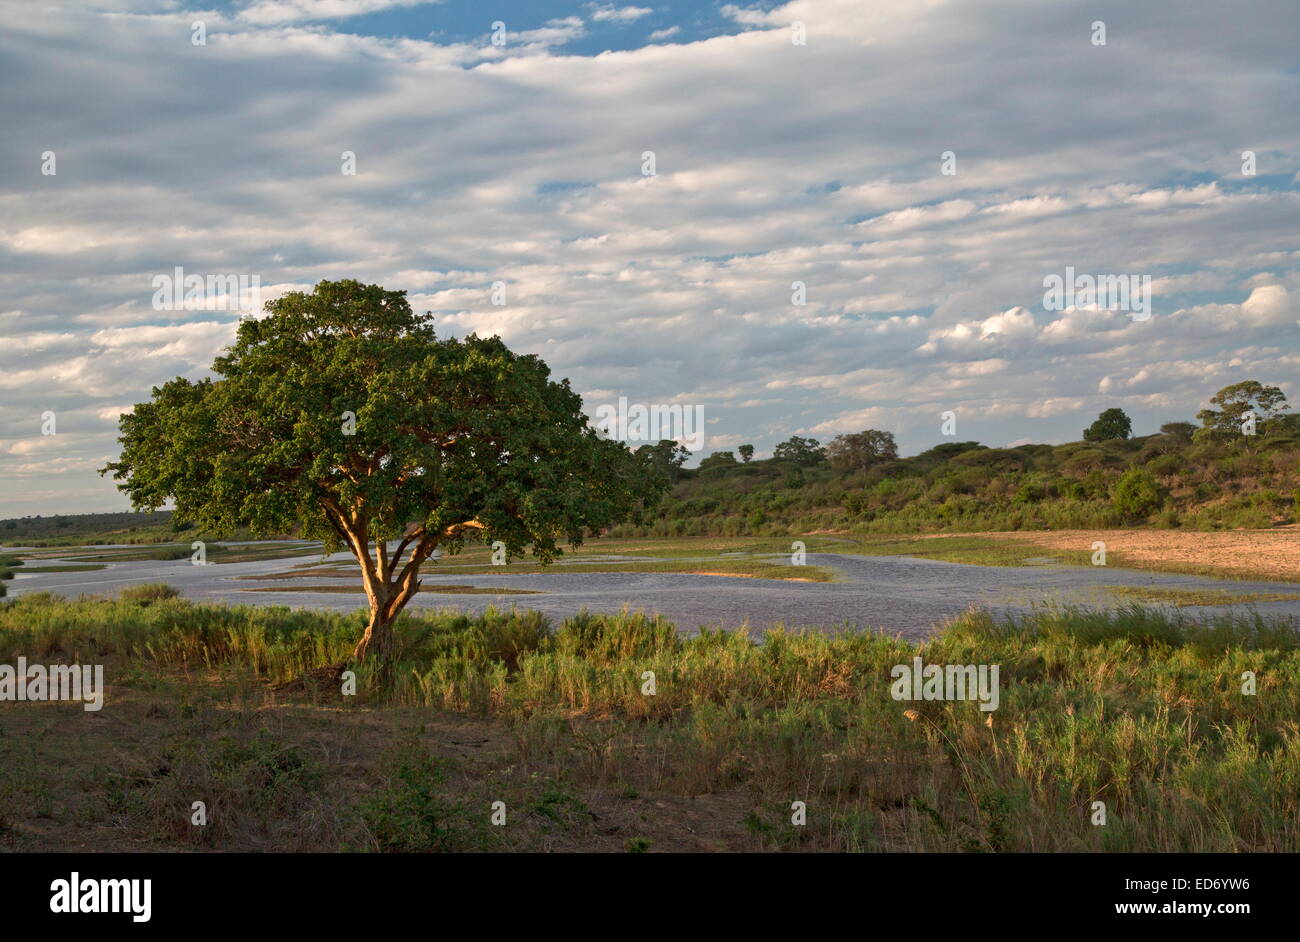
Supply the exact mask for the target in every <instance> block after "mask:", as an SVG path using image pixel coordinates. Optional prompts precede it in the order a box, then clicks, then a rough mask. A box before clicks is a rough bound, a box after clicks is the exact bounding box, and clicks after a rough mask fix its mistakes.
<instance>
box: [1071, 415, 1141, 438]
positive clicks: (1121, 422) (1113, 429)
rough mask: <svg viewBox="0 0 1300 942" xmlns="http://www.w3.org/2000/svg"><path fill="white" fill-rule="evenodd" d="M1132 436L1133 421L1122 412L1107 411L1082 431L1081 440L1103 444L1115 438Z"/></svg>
mask: <svg viewBox="0 0 1300 942" xmlns="http://www.w3.org/2000/svg"><path fill="white" fill-rule="evenodd" d="M1132 434H1133V421H1132V419H1130V418H1129V417H1128V416H1127V415H1126V414H1125V412H1124V410H1123V409H1107V410H1106V411H1105V412H1103V413H1102V414H1101V415H1099V416H1097V421H1096V422H1093V423H1092V424H1091V425H1089V426H1088V427H1087V428H1086V429H1084V430H1083V440H1084V441H1086V442H1105V441H1110V440H1111V439H1115V438H1128V437H1129V436H1130V435H1132Z"/></svg>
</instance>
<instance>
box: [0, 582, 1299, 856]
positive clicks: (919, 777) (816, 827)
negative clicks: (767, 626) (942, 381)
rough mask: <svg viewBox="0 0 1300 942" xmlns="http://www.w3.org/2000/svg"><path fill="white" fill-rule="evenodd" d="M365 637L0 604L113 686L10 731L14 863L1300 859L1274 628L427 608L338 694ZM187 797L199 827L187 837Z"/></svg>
mask: <svg viewBox="0 0 1300 942" xmlns="http://www.w3.org/2000/svg"><path fill="white" fill-rule="evenodd" d="M363 623H364V613H362V612H352V613H347V614H336V613H329V612H313V611H290V610H288V609H284V608H258V607H224V606H212V605H201V604H195V603H191V602H187V601H185V600H183V599H179V598H171V597H168V593H167V591H166V590H165V589H164V588H158V587H154V588H152V589H147V590H145V589H139V591H138V592H137V594H136V595H135V596H134V598H133V599H132V600H121V599H119V600H111V601H110V600H95V599H82V600H78V601H62V600H58V599H55V598H53V597H51V596H48V595H37V594H33V595H27V596H23V597H20V598H18V599H16V600H13V601H11V602H7V603H4V604H0V661H10V662H11V661H12V658H14V657H16V656H17V655H18V654H23V655H25V656H26V657H28V659H29V660H33V659H36V660H39V661H42V662H62V661H69V662H71V661H78V660H80V661H84V662H93V663H104V664H106V674H107V675H108V678H109V683H110V684H111V685H112V686H111V689H110V691H109V694H108V697H107V699H106V705H105V708H104V710H103V711H102V712H101V713H100V714H96V715H94V716H93V717H92V715H91V714H87V713H84V712H83V711H81V710H80V708H79V707H78V706H74V705H67V704H33V703H23V704H6V709H5V710H4V711H0V823H2V824H3V828H2V829H0V845H4V846H8V847H11V848H14V849H24V848H27V847H32V848H34V847H40V848H42V849H60V848H72V847H88V848H99V849H106V848H110V847H112V848H131V847H140V848H153V849H184V848H203V849H214V850H249V849H286V850H288V849H295V850H372V851H384V850H394V851H437V850H575V849H598V850H611V851H621V852H644V851H646V850H650V851H651V852H654V851H659V850H675V849H676V850H792V851H801V850H802V851H814V850H834V851H844V850H849V851H964V852H990V851H1033V850H1043V851H1118V852H1131V851H1156V852H1206V851H1278V852H1294V851H1296V850H1298V849H1300V813H1298V812H1300V724H1297V720H1296V717H1297V716H1300V635H1298V634H1297V632H1296V630H1295V625H1294V624H1293V623H1291V622H1286V621H1283V620H1270V619H1268V618H1265V617H1263V616H1261V615H1258V614H1255V613H1246V614H1237V615H1231V616H1223V617H1216V618H1212V619H1210V620H1208V621H1205V622H1198V621H1194V620H1190V619H1188V618H1187V617H1185V616H1183V615H1181V614H1179V613H1177V612H1174V611H1170V610H1167V609H1164V610H1156V609H1147V608H1143V607H1141V606H1140V605H1136V604H1134V605H1130V606H1128V607H1125V608H1123V609H1122V610H1119V611H1112V612H1102V611H1092V610H1085V609H1041V610H1037V611H1035V612H1034V613H1032V614H1031V615H1028V616H1025V617H1022V618H1016V619H1011V620H997V619H994V618H992V617H990V616H989V615H988V614H986V613H983V612H978V611H972V612H970V613H968V614H966V615H964V616H963V617H961V618H958V619H955V620H954V621H952V622H951V623H949V624H947V625H946V626H944V627H943V628H942V630H941V631H939V632H938V633H937V634H936V635H935V636H934V637H933V638H932V639H930V640H929V641H927V642H925V643H923V644H914V643H911V642H907V641H904V640H902V639H899V638H892V637H887V636H884V635H880V634H872V633H861V632H844V633H840V634H836V635H830V634H824V633H820V632H797V633H796V632H784V631H779V630H778V631H772V632H769V633H768V634H767V635H765V636H764V637H763V638H762V639H761V640H759V641H757V642H756V641H754V640H752V639H750V638H749V637H747V636H746V635H745V634H743V633H740V632H719V631H705V632H703V633H701V634H700V635H698V636H695V637H692V638H683V637H682V636H680V635H679V634H678V632H677V631H676V629H675V628H674V626H673V625H671V624H669V623H668V622H666V621H665V620H663V619H662V618H657V617H653V616H647V615H643V614H639V613H630V612H624V613H622V614H614V615H597V614H591V613H586V612H584V613H580V614H579V615H576V616H574V617H571V618H569V619H566V620H565V621H564V622H562V623H560V624H553V623H552V622H550V621H548V620H547V619H546V618H545V617H544V616H542V615H540V614H539V613H536V612H528V611H510V612H502V611H496V610H488V611H486V612H484V613H483V614H481V615H468V614H462V613H454V612H443V613H432V614H422V615H420V616H419V617H416V616H413V615H408V616H406V617H404V618H403V619H402V620H401V622H400V623H399V630H398V652H397V663H396V665H395V668H394V670H393V671H392V672H391V674H389V675H387V676H386V677H380V676H378V675H376V674H375V673H374V672H373V671H372V670H371V669H370V668H369V667H367V666H365V665H362V666H360V667H358V668H357V693H356V695H355V696H346V697H345V696H340V695H339V688H338V685H337V684H336V683H335V682H334V680H333V679H332V676H333V668H332V667H331V665H335V664H338V663H340V662H341V661H343V660H344V658H346V657H347V653H348V651H349V650H350V649H351V647H352V645H353V644H354V643H355V640H356V638H357V636H358V635H359V633H360V630H361V626H362V625H363ZM914 656H920V657H922V658H923V659H924V661H925V662H926V663H930V664H997V665H999V666H1000V671H1001V702H1000V706H999V708H998V709H997V710H996V711H994V712H992V713H986V712H982V711H980V710H979V709H978V706H977V705H976V704H975V703H971V702H964V701H958V702H943V701H916V702H913V701H897V700H894V699H893V698H892V697H891V696H890V693H889V684H890V670H891V668H892V667H893V666H894V665H898V664H908V663H910V660H911V658H912V657H914ZM646 672H653V674H654V680H655V693H654V694H653V695H649V694H647V693H645V692H643V691H644V690H645V689H646V687H645V684H646V682H647V681H646V677H647V673H646ZM1245 672H1253V674H1254V677H1255V683H1256V689H1255V692H1254V693H1247V692H1244V691H1243V681H1242V675H1243V674H1244V673H1245ZM200 799H202V800H206V801H208V802H209V811H210V813H211V815H212V822H213V823H212V825H211V826H209V827H206V828H196V827H194V826H192V825H190V824H189V821H188V815H189V810H188V809H189V808H190V805H191V803H192V802H193V801H194V800H200ZM794 800H799V801H804V802H806V803H807V825H806V826H802V827H798V826H793V825H792V824H791V811H790V806H791V802H792V801H794ZM498 801H499V802H502V803H503V806H504V808H505V809H506V811H505V813H506V822H507V823H506V824H505V825H501V826H498V825H495V824H493V823H492V820H491V816H492V808H493V807H494V802H498ZM1096 801H1103V802H1105V803H1106V806H1107V818H1108V823H1107V824H1106V826H1104V827H1094V826H1093V825H1092V824H1091V823H1090V817H1091V808H1092V803H1093V802H1096Z"/></svg>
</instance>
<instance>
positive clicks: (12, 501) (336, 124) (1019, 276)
mask: <svg viewBox="0 0 1300 942" xmlns="http://www.w3.org/2000/svg"><path fill="white" fill-rule="evenodd" d="M642 4H644V5H642ZM199 22H201V23H202V24H203V25H202V30H201V32H202V37H203V38H204V39H205V42H204V43H203V44H196V41H197V39H198V38H199V32H200V31H199V30H198V29H197V28H196V26H195V24H196V23H199ZM498 22H499V23H501V24H504V35H502V30H501V28H499V27H495V26H494V24H496V23H498ZM1097 22H1100V23H1103V24H1104V29H1105V44H1104V45H1098V44H1096V43H1095V41H1094V40H1095V38H1097V36H1098V32H1097V30H1096V29H1095V28H1094V25H1093V24H1094V23H1097ZM1298 27H1300V8H1297V6H1296V4H1295V0H1276V2H1270V0H1258V2H1253V0H1243V2H1235V3H1227V2H1221V0H1213V2H1198V0H1177V2H1160V3H1154V2H1153V3H1142V4H1134V3H1131V2H1129V0H1118V2H1096V0H1093V2H1061V3H1046V2H1043V0H1004V2H969V0H965V2H959V0H870V2H868V0H859V2H841V0H795V2H793V3H789V4H786V5H779V4H772V3H765V4H759V5H749V4H745V3H743V2H742V3H740V4H738V5H733V4H723V3H713V2H707V0H705V2H699V0H697V2H680V0H671V2H661V0H639V2H637V3H636V4H635V5H625V4H619V3H612V4H609V3H584V2H576V0H574V2H561V0H533V2H520V0H463V2H462V0H445V2H441V3H430V2H421V0H235V2H219V3H218V2H207V3H203V2H202V0H197V2H196V5H194V6H188V5H186V4H185V3H184V2H182V0H81V2H65V3H57V2H52V3H45V2H40V0H34V2H22V3H5V4H3V5H0V88H3V90H4V94H3V95H2V96H0V127H3V128H4V132H3V134H0V516H16V515H24V514H38V513H39V514H51V513H60V512H63V513H70V512H89V511H98V510H116V509H125V507H126V501H125V499H124V498H123V497H122V496H120V495H119V494H118V493H117V492H116V490H115V489H114V486H113V484H112V482H111V481H108V480H104V479H101V478H100V477H99V476H98V475H97V474H96V473H95V469H96V468H97V467H99V466H101V465H102V464H103V463H104V462H106V461H107V460H111V459H112V458H113V457H114V456H115V454H116V442H115V438H116V423H117V416H118V414H119V413H120V412H122V411H123V410H126V409H128V408H129V407H130V406H131V405H132V404H133V403H135V402H138V401H141V400H143V399H145V398H147V397H148V394H149V390H150V388H151V387H152V386H154V385H156V384H160V383H162V382H164V381H166V380H167V379H170V378H171V377H173V376H176V375H184V376H188V377H192V378H197V377H200V376H202V375H204V374H205V372H206V368H207V367H208V366H209V365H210V363H211V362H212V358H213V356H214V355H215V354H216V353H217V352H218V351H219V350H220V349H221V348H222V347H223V346H225V345H226V344H227V343H229V342H230V340H231V339H232V337H233V332H234V326H235V324H236V323H237V320H238V317H239V313H238V312H237V311H230V310H217V309H212V310H193V311H186V310H156V309H155V305H154V304H153V303H152V302H153V298H154V278H155V276H157V275H160V274H164V273H170V272H172V271H173V270H174V268H175V267H176V266H182V267H183V268H184V270H185V271H186V272H188V273H198V274H202V275H208V274H220V275H239V274H244V275H249V276H252V275H256V276H257V277H258V278H259V279H260V282H261V285H262V286H263V297H264V298H267V297H275V296H277V295H278V294H280V293H283V292H284V291H286V290H292V289H294V288H300V287H309V286H310V285H312V284H314V283H315V282H316V281H318V280H320V279H323V278H329V279H337V278H345V277H355V278H359V279H362V280H365V281H373V282H378V283H381V284H383V285H385V286H386V287H389V288H404V289H406V290H407V291H408V292H409V296H410V299H411V301H412V304H413V306H415V307H416V309H417V310H430V311H433V312H434V313H435V315H436V323H437V325H438V329H439V330H440V331H441V332H443V333H446V334H454V335H463V334H467V333H470V332H478V333H480V334H494V333H495V334H500V335H501V336H502V337H503V338H505V340H506V341H507V342H508V343H509V344H510V345H511V346H512V347H514V348H515V349H518V350H521V351H526V352H532V353H537V354H540V355H541V356H542V357H544V358H545V359H546V360H547V362H548V363H550V364H551V366H552V368H553V370H554V371H555V373H556V374H558V375H559V376H567V377H569V378H570V379H571V380H572V382H573V384H574V387H575V388H576V389H577V390H579V391H580V392H581V393H582V394H583V395H584V398H585V399H586V402H587V405H588V409H589V411H590V412H591V413H592V414H594V413H595V409H596V407H597V406H598V405H599V404H601V403H605V402H614V401H617V399H618V397H620V396H626V397H627V398H628V400H629V401H631V402H633V403H682V404H686V405H697V404H698V405H702V406H703V407H704V414H705V417H706V422H707V425H706V442H705V448H704V453H708V452H710V451H713V450H722V449H729V448H734V447H735V446H736V445H738V444H740V443H743V442H751V443H753V444H754V445H755V446H756V449H757V453H758V455H759V456H763V455H765V454H770V452H771V449H772V447H773V446H774V445H775V444H776V443H777V442H779V441H781V440H783V439H785V438H787V437H789V436H790V435H791V434H803V435H811V436H814V437H817V438H820V439H821V440H823V441H825V440H827V439H829V438H830V437H832V436H834V435H835V434H837V433H840V432H847V431H858V430H861V429H863V428H868V427H870V428H880V429H888V430H891V431H893V432H894V433H895V434H896V435H897V436H898V440H899V443H900V446H901V449H902V451H903V453H905V454H911V453H915V452H917V451H920V450H922V449H924V448H927V447H930V446H931V445H933V444H936V443H937V442H940V441H943V440H944V439H943V438H942V436H941V434H940V427H941V418H940V413H942V412H944V411H947V410H951V411H954V412H955V413H956V415H957V424H958V429H957V431H958V437H959V438H960V439H963V440H965V439H978V440H980V441H983V442H985V443H986V444H990V445H1006V444H1009V443H1013V442H1022V441H1069V440H1074V439H1077V438H1078V437H1079V434H1080V430H1081V429H1082V428H1083V427H1084V426H1085V425H1086V424H1087V423H1088V422H1089V421H1090V420H1091V419H1092V418H1093V417H1095V416H1096V414H1097V413H1098V412H1100V411H1101V410H1102V409H1104V408H1107V407H1109V406H1116V405H1117V406H1121V407H1122V408H1124V409H1125V410H1126V411H1128V412H1129V413H1130V415H1132V416H1133V417H1134V424H1135V427H1136V431H1137V432H1139V433H1145V432H1149V431H1153V430H1154V429H1155V428H1156V427H1157V426H1158V425H1159V424H1160V423H1161V422H1163V421H1169V420H1174V419H1189V418H1191V417H1192V416H1193V415H1194V413H1195V412H1196V410H1197V408H1199V407H1200V406H1201V405H1202V404H1203V403H1204V401H1205V400H1206V398H1207V397H1208V396H1209V395H1211V394H1212V393H1213V392H1214V391H1215V390H1217V389H1218V388H1220V387H1221V386H1224V385H1226V384H1228V383H1230V382H1235V381H1237V380H1240V379H1245V378H1255V379H1259V380H1262V381H1266V382H1271V383H1277V384H1280V385H1281V386H1282V387H1283V389H1284V390H1285V391H1287V392H1288V393H1290V394H1291V395H1292V397H1293V398H1294V399H1297V400H1300V383H1298V382H1297V377H1298V376H1300V322H1298V319H1300V135H1298V133H1297V121H1298V120H1300V88H1298V85H1297V82H1298V80H1300V53H1298V52H1297V44H1296V37H1297V35H1298V34H1300V29H1298ZM801 32H802V34H803V35H804V36H806V42H804V43H798V42H796V41H794V40H795V39H797V38H798V37H799V35H800V33H801ZM494 35H495V36H496V38H497V40H498V42H500V40H501V39H502V38H503V39H504V45H500V44H494V41H493V40H494ZM345 151H350V152H352V153H354V154H355V158H356V160H355V169H356V172H355V174H354V175H349V174H345V173H343V172H342V170H343V165H342V157H341V155H342V154H343V152H345ZM647 151H652V152H653V153H654V165H655V166H654V169H655V173H654V175H652V176H650V175H646V174H645V173H644V172H643V170H644V168H645V160H644V158H643V155H644V154H645V152H647ZM1244 151H1251V152H1253V153H1254V155H1255V173H1254V174H1253V175H1250V174H1247V173H1244V172H1243V152H1244ZM944 152H951V154H952V157H951V158H950V159H949V161H948V167H947V169H949V170H952V169H955V173H945V172H944V169H945V167H944V161H943V158H942V155H943V154H944ZM51 154H52V155H53V164H51V162H50V160H49V155H51ZM51 169H53V170H54V171H55V172H54V173H49V172H48V171H49V170H51ZM43 171H44V172H43ZM1067 266H1069V267H1071V268H1073V269H1074V270H1075V271H1076V272H1078V273H1093V274H1103V275H1106V274H1109V275H1120V274H1134V275H1147V276H1149V277H1150V278H1151V288H1152V300H1151V316H1150V317H1149V318H1148V319H1145V320H1142V319H1137V318H1135V317H1133V316H1132V315H1131V314H1130V313H1128V312H1124V311H1111V310H1104V309H1100V308H1099V307H1098V306H1097V305H1088V304H1082V305H1079V306H1078V307H1072V308H1067V309H1065V310H1047V309H1045V305H1044V288H1043V283H1044V278H1046V277H1047V276H1049V275H1052V274H1058V275H1061V276H1064V274H1065V271H1066V268H1067ZM498 281H499V282H503V283H504V284H505V286H506V287H505V292H506V303H505V304H504V305H494V304H493V303H492V285H493V283H494V282H498ZM796 281H798V282H803V283H804V284H805V285H806V303H805V304H802V305H799V304H795V303H792V294H793V292H792V287H791V286H792V284H793V283H794V282H796ZM47 412H53V413H54V415H55V417H56V434H54V435H43V434H41V433H42V416H43V414H45V413H47ZM697 457H698V456H697Z"/></svg>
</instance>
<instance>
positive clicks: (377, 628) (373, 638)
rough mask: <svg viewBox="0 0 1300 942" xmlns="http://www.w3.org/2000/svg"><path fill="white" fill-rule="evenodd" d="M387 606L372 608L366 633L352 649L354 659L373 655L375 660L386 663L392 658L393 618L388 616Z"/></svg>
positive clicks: (362, 658)
mask: <svg viewBox="0 0 1300 942" xmlns="http://www.w3.org/2000/svg"><path fill="white" fill-rule="evenodd" d="M386 608H387V606H386V605H380V606H379V607H377V608H372V609H371V610H370V624H368V625H366V633H365V634H364V635H362V636H361V640H360V641H358V642H357V646H356V648H354V649H353V651H352V657H353V659H354V660H356V661H364V660H365V659H366V656H367V655H373V656H374V658H375V660H377V661H378V662H379V663H380V664H381V665H385V664H387V663H388V662H389V660H390V659H391V658H392V655H393V647H394V645H393V619H392V618H391V617H389V616H388V614H387V612H386V611H385V609H386Z"/></svg>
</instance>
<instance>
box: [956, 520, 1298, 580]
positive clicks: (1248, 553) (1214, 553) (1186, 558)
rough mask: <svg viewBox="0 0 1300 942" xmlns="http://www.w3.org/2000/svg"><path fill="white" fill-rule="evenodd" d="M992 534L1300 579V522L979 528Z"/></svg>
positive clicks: (1163, 564) (1154, 562)
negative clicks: (1224, 526) (1203, 527)
mask: <svg viewBox="0 0 1300 942" xmlns="http://www.w3.org/2000/svg"><path fill="white" fill-rule="evenodd" d="M968 535H970V536H984V537H989V538H992V539H998V540H1007V541H1011V542H1017V543H1026V544H1029V545H1031V546H1041V547H1044V548H1046V549H1056V550H1084V551H1087V550H1090V549H1091V548H1092V544H1093V543H1094V542H1096V541H1097V540H1101V541H1103V542H1105V544H1106V551H1107V553H1111V554H1116V555H1118V556H1119V557H1121V560H1122V561H1127V562H1130V563H1133V564H1136V565H1141V566H1143V567H1144V568H1148V567H1149V568H1153V569H1156V568H1169V569H1174V570H1182V571H1187V572H1205V573H1207V574H1210V573H1212V572H1215V571H1218V572H1222V573H1224V574H1231V575H1238V576H1250V577H1252V578H1258V579H1277V580H1283V581H1288V582H1294V581H1296V580H1297V579H1300V525H1291V526H1286V527H1277V528H1274V529H1271V530H1222V531H1207V532H1202V531H1198V530H1151V529H1145V530H1055V531H1048V532H1026V531H1018V532H1014V533H979V534H975V533H972V534H968Z"/></svg>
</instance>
